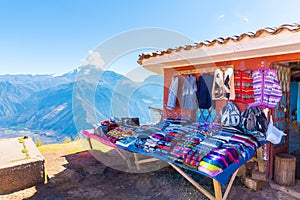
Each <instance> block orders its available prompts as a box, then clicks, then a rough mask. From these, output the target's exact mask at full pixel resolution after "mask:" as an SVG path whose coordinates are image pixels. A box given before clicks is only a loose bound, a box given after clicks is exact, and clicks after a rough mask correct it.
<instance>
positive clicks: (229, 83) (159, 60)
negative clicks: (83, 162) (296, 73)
mask: <svg viewBox="0 0 300 200" xmlns="http://www.w3.org/2000/svg"><path fill="white" fill-rule="evenodd" d="M299 30H300V25H299V24H293V25H283V26H280V27H278V28H274V29H261V30H258V31H256V32H255V33H244V34H242V35H240V36H234V37H228V38H226V39H224V38H218V39H216V40H213V41H211V42H201V43H197V44H195V45H188V46H185V47H178V48H174V49H167V50H165V51H160V52H154V53H150V54H142V55H140V58H139V61H138V62H139V63H140V64H141V65H142V66H143V67H145V68H146V69H149V70H151V71H153V72H157V73H160V74H163V75H164V103H163V119H164V120H163V121H162V122H163V123H160V124H156V125H153V126H146V127H143V126H132V125H130V126H128V124H126V123H120V122H119V121H118V120H105V121H103V122H101V124H100V125H99V126H97V128H96V129H95V131H94V132H93V131H92V132H89V131H84V132H83V134H84V135H86V136H87V137H88V138H91V136H92V137H94V139H96V140H98V141H100V142H104V143H106V144H108V145H110V146H113V147H114V148H116V149H124V150H126V151H130V152H133V153H134V155H135V158H136V164H137V168H139V163H141V162H139V161H138V157H137V156H136V155H137V154H143V155H147V156H149V157H151V158H152V159H150V161H153V159H159V160H163V161H166V162H168V163H169V164H170V165H171V166H172V167H173V168H174V169H176V170H177V171H178V172H179V173H180V174H182V175H183V176H184V177H185V178H186V179H187V180H188V181H190V182H191V183H192V184H193V185H194V186H195V187H196V188H197V189H199V191H201V192H202V193H203V194H204V195H206V196H207V197H208V198H210V199H226V198H227V195H228V193H229V191H230V188H231V185H232V183H233V181H234V178H235V176H236V173H237V170H238V169H239V167H241V166H242V165H243V164H244V163H246V162H247V161H248V160H250V159H251V158H252V157H253V156H254V155H255V153H256V151H257V150H258V149H260V151H259V152H260V155H259V156H258V157H259V158H260V162H259V164H261V165H260V166H259V167H260V171H262V172H264V173H266V174H267V176H268V177H272V175H273V170H272V169H273V155H274V154H275V153H278V152H286V150H287V146H288V139H287V138H288V137H284V134H283V132H285V133H287V134H288V130H287V129H286V126H285V125H284V123H283V122H286V120H285V119H286V114H288V112H289V111H288V110H289V105H288V101H289V86H288V85H289V78H290V74H289V73H290V71H289V66H288V65H285V64H278V63H279V62H281V63H283V62H284V61H285V60H289V61H292V60H300V52H299V48H298V47H299V45H300V32H299ZM270 119H272V121H273V122H274V124H270V123H269V121H270ZM275 125H276V126H277V127H279V129H277V127H276V126H275ZM270 127H272V128H274V130H276V131H277V133H276V135H275V136H274V135H273V137H275V138H276V141H274V140H272V138H271V139H270V137H271V136H272V135H269V134H272V133H274V131H268V130H270ZM280 129H281V130H280ZM272 130H273V129H272ZM280 134H281V135H280ZM287 136H288V135H287ZM99 138H102V139H99ZM281 138H285V139H283V140H282V139H281ZM267 141H271V142H272V143H274V144H276V146H273V144H272V143H268V144H266V143H267ZM265 144H266V145H265ZM265 161H266V162H265ZM181 168H185V169H188V170H191V171H194V172H196V173H199V174H203V175H205V176H208V177H210V178H212V179H213V181H214V189H215V195H214V196H213V195H211V194H209V193H208V192H207V191H206V190H204V189H203V188H202V187H201V186H200V185H199V184H198V183H196V182H195V181H194V180H193V179H192V178H191V177H189V176H188V175H187V174H186V173H185V172H184V171H182V170H181ZM221 186H223V187H224V188H227V189H226V191H225V193H224V195H222V192H221Z"/></svg>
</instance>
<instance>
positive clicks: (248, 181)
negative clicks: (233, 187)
mask: <svg viewBox="0 0 300 200" xmlns="http://www.w3.org/2000/svg"><path fill="white" fill-rule="evenodd" d="M244 183H245V185H246V186H247V187H248V188H250V189H253V190H259V189H261V188H262V187H263V186H264V185H265V183H266V182H264V181H259V180H254V179H252V178H250V177H245V181H244Z"/></svg>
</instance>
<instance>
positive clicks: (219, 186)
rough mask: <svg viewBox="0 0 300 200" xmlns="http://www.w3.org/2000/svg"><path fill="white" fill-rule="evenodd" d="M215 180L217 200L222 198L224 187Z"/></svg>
mask: <svg viewBox="0 0 300 200" xmlns="http://www.w3.org/2000/svg"><path fill="white" fill-rule="evenodd" d="M213 182H214V190H215V197H216V200H222V188H221V184H220V183H219V182H218V181H217V180H215V179H213Z"/></svg>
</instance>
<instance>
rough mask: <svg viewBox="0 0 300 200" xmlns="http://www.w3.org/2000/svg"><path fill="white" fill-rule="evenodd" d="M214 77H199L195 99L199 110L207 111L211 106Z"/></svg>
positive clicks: (204, 75) (205, 75)
mask: <svg viewBox="0 0 300 200" xmlns="http://www.w3.org/2000/svg"><path fill="white" fill-rule="evenodd" d="M213 79H214V76H213V75H212V74H203V75H202V76H200V77H199V81H198V89H197V99H198V104H199V108H201V109H208V108H210V106H211V100H212V99H211V91H212V85H213Z"/></svg>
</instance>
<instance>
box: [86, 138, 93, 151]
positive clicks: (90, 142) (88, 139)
mask: <svg viewBox="0 0 300 200" xmlns="http://www.w3.org/2000/svg"><path fill="white" fill-rule="evenodd" d="M87 141H88V142H89V145H90V148H91V149H93V145H92V141H91V138H90V137H88V138H87Z"/></svg>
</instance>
